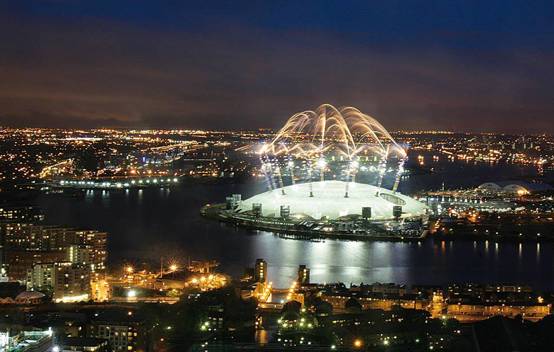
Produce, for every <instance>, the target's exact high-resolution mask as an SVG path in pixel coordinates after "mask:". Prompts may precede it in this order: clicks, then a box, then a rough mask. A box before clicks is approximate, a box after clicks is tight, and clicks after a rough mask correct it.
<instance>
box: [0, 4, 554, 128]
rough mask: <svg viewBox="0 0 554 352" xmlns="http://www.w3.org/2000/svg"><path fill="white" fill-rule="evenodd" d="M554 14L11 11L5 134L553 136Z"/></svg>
mask: <svg viewBox="0 0 554 352" xmlns="http://www.w3.org/2000/svg"><path fill="white" fill-rule="evenodd" d="M553 87H554V2H553V1H509V0H502V1H449V0H442V1H429V0H428V1H392V0H386V1H359V2H358V1H336V2H333V1H324V0H319V1H313V2H310V1H269V0H267V1H263V0H262V1H251V2H242V1H237V0H233V1H220V2H215V1H206V0H199V1H190V2H189V1H184V0H183V1H148V2H147V1H140V0H130V1H126V0H111V1H99V0H94V1H72V0H65V1H64V0H57V1H54V0H52V1H24V0H16V1H7V0H6V1H2V0H0V125H4V126H41V127H101V126H108V127H133V128H143V127H163V128H174V127H175V128H215V129H239V128H241V129H242V128H258V127H279V126H281V125H282V124H283V122H284V121H285V120H286V119H287V118H288V117H289V116H290V115H291V114H293V113H295V112H297V111H302V110H307V109H313V108H315V107H317V106H318V105H320V104H321V103H325V102H328V103H332V104H334V105H337V106H344V105H350V106H356V107H358V108H360V109H361V110H362V111H364V112H366V113H368V114H370V115H372V116H374V117H376V118H377V119H378V120H380V121H381V122H382V123H383V124H384V125H385V126H386V127H387V128H388V129H389V130H397V129H402V128H407V129H450V130H455V131H507V132H518V133H519V132H545V131H546V132H550V133H552V132H554V88H553Z"/></svg>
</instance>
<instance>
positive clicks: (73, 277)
mask: <svg viewBox="0 0 554 352" xmlns="http://www.w3.org/2000/svg"><path fill="white" fill-rule="evenodd" d="M27 289H29V290H34V291H41V292H46V293H51V294H52V298H53V299H54V300H55V301H60V302H70V301H76V302H79V301H87V300H89V299H90V296H91V286H90V268H89V267H88V266H87V265H83V264H73V263H70V262H61V263H38V264H35V265H34V266H33V268H32V269H31V270H29V272H28V276H27Z"/></svg>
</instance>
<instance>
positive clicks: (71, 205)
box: [38, 171, 554, 289]
mask: <svg viewBox="0 0 554 352" xmlns="http://www.w3.org/2000/svg"><path fill="white" fill-rule="evenodd" d="M498 173H501V172H498ZM489 174H490V173H489V172H488V171H487V175H489ZM478 175H479V174H475V175H473V176H468V177H464V178H463V180H464V181H468V180H470V181H471V182H473V183H479V182H481V181H485V180H490V179H487V177H489V176H487V175H485V176H483V175H481V176H479V177H477V176H478ZM441 176H442V177H439V176H437V175H430V176H429V179H430V180H431V184H433V185H435V184H436V185H437V187H438V185H440V184H441V183H442V181H443V179H444V175H441ZM456 177H459V175H458V174H456ZM446 181H447V184H448V179H447V180H446ZM428 184H429V183H426V182H423V181H422V180H421V179H420V178H419V179H418V178H412V179H410V180H408V181H407V183H406V184H404V185H403V187H404V188H405V189H412V190H413V189H417V188H419V187H427V186H428ZM263 188H264V184H263V182H260V183H258V184H242V185H237V184H212V185H208V184H206V185H198V184H195V185H182V186H180V187H177V188H173V189H171V190H169V189H167V188H166V189H163V190H160V189H144V190H129V191H128V192H125V191H115V190H114V191H110V192H107V191H101V190H95V191H94V192H92V191H90V192H86V193H85V194H84V195H83V196H82V197H80V196H66V195H43V196H41V197H40V198H39V200H38V202H39V205H40V206H42V207H43V208H44V210H45V213H46V217H47V221H48V222H49V223H51V224H63V225H67V226H72V227H78V228H85V229H87V228H88V229H99V230H103V231H108V232H109V233H110V236H109V240H108V247H109V252H110V255H109V264H110V265H111V266H112V267H115V266H118V265H121V264H122V263H123V262H124V261H125V260H127V259H138V260H140V261H149V262H151V263H152V264H153V265H156V264H157V265H159V259H160V257H161V256H164V257H171V258H175V259H177V260H182V261H186V260H187V259H188V258H189V257H190V258H192V259H216V260H218V261H220V262H221V267H220V270H222V271H225V272H228V273H231V274H232V275H235V276H239V275H241V274H242V273H243V271H244V268H245V267H247V266H251V265H253V263H254V261H255V260H256V258H264V259H265V260H267V262H268V263H269V279H270V280H272V281H273V282H274V283H275V285H276V286H277V287H288V286H289V285H290V282H291V280H293V279H295V278H296V275H297V270H298V265H300V264H306V265H307V266H308V267H309V268H310V269H311V279H312V281H314V282H336V281H342V282H345V283H347V284H348V283H350V282H353V283H359V282H375V281H379V282H397V283H406V284H414V283H419V284H445V283H448V282H454V281H456V282H465V281H473V282H519V283H527V284H531V285H533V286H536V287H538V288H548V289H554V284H553V282H554V280H553V278H554V275H553V271H554V270H553V264H552V259H551V258H552V249H553V248H552V244H548V243H543V244H541V245H537V244H536V243H523V244H518V243H499V244H497V243H494V242H488V241H487V242H482V241H476V242H473V241H464V242H455V243H454V242H444V243H441V242H436V243H435V242H433V241H429V240H428V241H423V242H421V243H419V244H418V243H392V242H355V241H337V240H326V241H322V242H310V241H305V240H293V239H284V238H281V237H278V236H276V235H273V234H271V233H267V232H263V231H248V230H244V229H236V228H234V227H232V226H228V225H224V224H220V223H217V222H214V221H211V220H207V219H204V218H202V217H201V216H200V214H199V209H200V207H201V206H202V205H204V204H206V203H216V202H222V201H223V200H224V197H225V196H226V195H229V194H232V193H241V194H242V195H243V197H248V196H250V195H252V194H255V193H258V192H260V191H262V190H263Z"/></svg>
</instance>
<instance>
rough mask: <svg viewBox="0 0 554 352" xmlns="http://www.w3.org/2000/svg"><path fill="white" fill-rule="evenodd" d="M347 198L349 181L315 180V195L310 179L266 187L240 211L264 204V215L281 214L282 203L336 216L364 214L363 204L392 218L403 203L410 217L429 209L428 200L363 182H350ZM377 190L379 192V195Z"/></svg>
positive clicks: (379, 216)
mask: <svg viewBox="0 0 554 352" xmlns="http://www.w3.org/2000/svg"><path fill="white" fill-rule="evenodd" d="M348 187H349V192H348V198H345V197H344V195H345V188H346V182H344V181H323V182H313V183H312V188H313V197H310V196H309V194H310V185H309V183H302V184H296V185H291V186H286V187H284V188H283V189H284V191H285V194H284V195H283V194H282V193H281V189H276V190H273V191H267V192H264V193H260V194H258V195H255V196H254V197H251V198H248V199H246V200H244V201H242V202H241V204H240V206H239V209H238V210H239V211H250V210H252V204H254V203H260V204H262V215H263V216H277V217H278V216H279V214H280V207H281V205H284V206H289V207H290V214H304V215H308V216H310V217H312V218H314V219H320V218H322V217H323V216H325V217H327V218H328V219H331V220H332V219H337V218H339V217H342V216H346V215H361V214H362V208H363V207H371V213H372V215H371V219H373V220H385V219H392V218H393V207H394V206H395V205H400V206H402V217H403V218H410V217H415V216H421V215H424V214H425V213H426V210H427V207H426V205H425V204H423V203H421V202H419V201H417V200H415V199H413V198H411V197H408V196H405V195H403V194H400V193H393V192H392V191H391V190H388V189H384V188H379V187H375V186H371V185H367V184H363V183H354V182H350V184H349V185H348ZM377 194H378V195H377Z"/></svg>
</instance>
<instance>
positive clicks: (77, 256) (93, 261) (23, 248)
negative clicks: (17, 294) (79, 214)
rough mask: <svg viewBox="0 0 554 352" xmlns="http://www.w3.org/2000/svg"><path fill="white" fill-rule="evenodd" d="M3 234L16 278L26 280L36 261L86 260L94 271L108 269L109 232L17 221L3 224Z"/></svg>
mask: <svg viewBox="0 0 554 352" xmlns="http://www.w3.org/2000/svg"><path fill="white" fill-rule="evenodd" d="M0 237H1V238H2V242H3V245H4V264H6V265H7V270H8V276H9V277H10V278H11V279H13V280H21V281H22V280H25V278H26V274H27V270H29V269H30V268H31V267H32V265H33V264H35V263H50V262H53V263H55V262H64V261H73V262H79V263H86V264H87V265H88V266H90V270H91V272H93V273H102V272H104V270H105V262H106V257H107V251H106V239H107V234H106V233H105V232H98V231H89V230H75V229H71V228H63V227H53V226H43V225H34V224H29V223H20V222H15V223H2V224H0Z"/></svg>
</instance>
